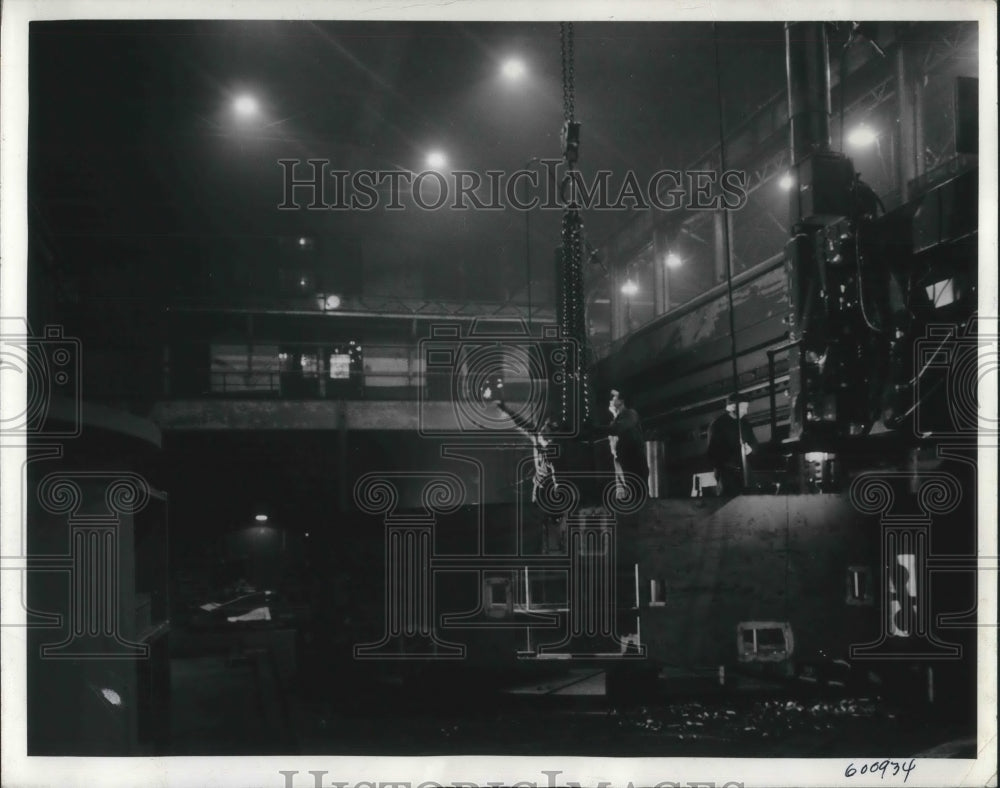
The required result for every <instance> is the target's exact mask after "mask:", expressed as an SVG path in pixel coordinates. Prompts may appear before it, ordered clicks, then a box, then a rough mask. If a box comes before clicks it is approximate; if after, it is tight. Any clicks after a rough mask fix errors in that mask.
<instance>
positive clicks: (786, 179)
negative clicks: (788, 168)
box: [778, 172, 795, 192]
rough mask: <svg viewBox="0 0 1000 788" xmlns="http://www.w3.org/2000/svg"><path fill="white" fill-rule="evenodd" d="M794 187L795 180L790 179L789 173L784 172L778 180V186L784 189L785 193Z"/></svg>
mask: <svg viewBox="0 0 1000 788" xmlns="http://www.w3.org/2000/svg"><path fill="white" fill-rule="evenodd" d="M794 185H795V179H794V178H793V177H792V174H791V173H790V172H786V173H785V174H784V175H782V176H781V177H780V178H778V186H779V187H780V188H782V189H784V190H785V191H786V192H787V191H791V188H792V186H794Z"/></svg>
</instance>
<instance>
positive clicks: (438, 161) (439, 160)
mask: <svg viewBox="0 0 1000 788" xmlns="http://www.w3.org/2000/svg"><path fill="white" fill-rule="evenodd" d="M447 163H448V159H447V158H445V155H444V154H443V153H441V151H437V150H436V151H431V152H430V153H428V154H427V166H428V167H432V168H434V169H437V168H438V167H443V166H444V165H445V164H447Z"/></svg>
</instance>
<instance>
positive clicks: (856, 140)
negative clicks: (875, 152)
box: [847, 123, 878, 148]
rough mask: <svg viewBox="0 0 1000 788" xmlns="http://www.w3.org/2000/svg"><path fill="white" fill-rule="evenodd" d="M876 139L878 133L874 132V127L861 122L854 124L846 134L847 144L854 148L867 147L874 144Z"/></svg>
mask: <svg viewBox="0 0 1000 788" xmlns="http://www.w3.org/2000/svg"><path fill="white" fill-rule="evenodd" d="M877 139H878V134H876V133H875V129H873V128H871V127H870V126H866V125H865V124H863V123H862V124H861V125H860V126H855V127H854V128H853V129H851V130H850V132H848V134H847V144H848V145H850V146H851V147H854V148H867V147H868V146H869V145H872V144H874V143H875V140H877Z"/></svg>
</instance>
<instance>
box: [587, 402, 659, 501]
mask: <svg viewBox="0 0 1000 788" xmlns="http://www.w3.org/2000/svg"><path fill="white" fill-rule="evenodd" d="M608 411H609V412H610V413H611V416H612V418H613V420H612V422H611V424H610V425H608V426H606V427H602V428H598V430H597V431H598V433H604V434H606V435H607V436H608V441H609V442H610V444H611V456H612V457H613V458H614V464H615V476H616V478H617V481H618V489H619V495H620V496H624V494H625V492H624V487H625V478H624V477H625V474H633V475H635V476H636V477H638V481H639V483H640V484H641V489H642V492H643V494H645V492H646V483H647V481H648V479H649V464H648V463H647V462H646V439H645V437H644V435H643V432H642V421H641V420H640V419H639V414H638V413H637V412H636V411H635V410H634V409H633V408H629V407H627V406H626V405H625V395H624V394H623V393H622V392H621V391H620V390H619V389H611V400H610V402H609V403H608Z"/></svg>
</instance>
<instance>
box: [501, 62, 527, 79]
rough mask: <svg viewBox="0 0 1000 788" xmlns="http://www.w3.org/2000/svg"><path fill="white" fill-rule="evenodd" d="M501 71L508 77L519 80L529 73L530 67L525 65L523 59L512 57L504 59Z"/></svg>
mask: <svg viewBox="0 0 1000 788" xmlns="http://www.w3.org/2000/svg"><path fill="white" fill-rule="evenodd" d="M500 71H501V73H502V74H503V75H504V77H505V78H506V79H509V80H518V79H520V78H521V77H523V76H524V75H525V74H526V73H527V71H528V69H527V68H526V67H525V65H524V61H523V60H521V59H519V58H516V57H512V58H509V59H508V60H505V61H504V64H503V66H501V68H500Z"/></svg>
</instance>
